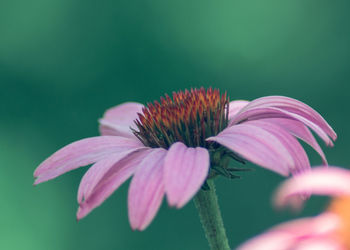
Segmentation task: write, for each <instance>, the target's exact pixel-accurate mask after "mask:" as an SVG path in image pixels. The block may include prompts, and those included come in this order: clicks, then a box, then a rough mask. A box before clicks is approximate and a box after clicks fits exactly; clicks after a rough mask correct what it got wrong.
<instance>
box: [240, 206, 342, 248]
mask: <svg viewBox="0 0 350 250" xmlns="http://www.w3.org/2000/svg"><path fill="white" fill-rule="evenodd" d="M340 223H341V222H340V220H339V218H338V216H336V215H335V214H332V213H323V214H321V215H319V216H316V217H311V218H302V219H297V220H293V221H289V222H285V223H282V224H280V225H277V226H275V227H273V228H271V229H270V230H268V231H267V232H265V233H263V234H260V235H258V236H256V237H254V238H252V239H250V240H248V241H246V242H245V243H243V244H242V245H240V246H239V247H238V248H237V249H238V250H265V249H266V250H270V249H271V250H287V249H298V248H297V247H298V246H299V245H301V244H302V243H303V241H304V240H305V239H312V238H319V237H323V238H324V239H325V240H326V239H331V237H332V236H333V235H332V233H333V232H334V231H335V230H337V228H338V227H339V225H340Z"/></svg>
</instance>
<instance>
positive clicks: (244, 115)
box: [230, 108, 333, 146]
mask: <svg viewBox="0 0 350 250" xmlns="http://www.w3.org/2000/svg"><path fill="white" fill-rule="evenodd" d="M265 118H289V119H293V120H297V121H300V122H302V123H303V124H305V125H306V126H308V127H310V128H311V129H312V130H313V131H314V132H315V133H316V134H317V135H318V136H319V137H320V138H321V139H322V140H323V141H324V142H325V143H326V145H328V146H333V142H332V140H331V139H330V138H329V137H328V136H329V135H328V134H327V133H326V132H325V131H324V130H323V129H322V128H321V127H320V126H319V125H318V124H315V123H314V122H312V121H310V120H308V119H307V118H305V117H304V116H301V115H299V114H295V113H291V112H288V111H286V110H282V109H279V108H254V109H249V110H247V111H244V112H241V113H239V114H238V115H237V116H235V117H234V118H233V119H232V120H231V125H230V126H232V125H233V124H236V123H240V122H243V121H246V120H258V119H265Z"/></svg>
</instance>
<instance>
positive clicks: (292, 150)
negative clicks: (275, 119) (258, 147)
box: [245, 119, 310, 174]
mask: <svg viewBox="0 0 350 250" xmlns="http://www.w3.org/2000/svg"><path fill="white" fill-rule="evenodd" d="M245 124H249V125H253V126H257V127H260V128H262V129H264V130H266V131H268V132H269V133H271V134H273V135H274V136H276V137H277V138H278V139H279V140H280V142H281V143H282V144H283V146H284V147H285V148H286V149H287V150H288V152H289V154H290V155H291V157H292V158H293V160H294V164H293V165H292V166H289V169H290V171H291V172H292V173H293V174H296V173H300V172H303V171H304V170H309V169H310V162H309V158H308V157H307V155H306V152H305V150H304V148H303V147H302V146H301V145H300V143H299V142H298V140H297V139H295V138H294V137H293V136H292V135H290V134H289V133H288V132H286V131H285V130H284V129H283V128H281V127H280V126H278V125H275V124H272V123H269V122H266V121H265V119H263V120H255V121H248V122H246V123H245Z"/></svg>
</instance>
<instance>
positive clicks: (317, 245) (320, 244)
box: [293, 237, 347, 250]
mask: <svg viewBox="0 0 350 250" xmlns="http://www.w3.org/2000/svg"><path fill="white" fill-rule="evenodd" d="M293 250H347V248H346V247H345V246H344V245H343V244H341V243H340V242H339V241H338V240H336V239H335V237H326V238H325V237H315V238H312V239H306V240H303V242H301V243H300V244H298V246H297V247H295V248H293Z"/></svg>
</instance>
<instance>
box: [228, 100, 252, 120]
mask: <svg viewBox="0 0 350 250" xmlns="http://www.w3.org/2000/svg"><path fill="white" fill-rule="evenodd" d="M248 103H249V101H244V100H235V101H232V102H230V104H229V113H228V119H229V120H231V118H232V117H234V116H235V115H236V114H237V113H238V112H239V111H241V110H242V108H244V107H245V106H247V104H248Z"/></svg>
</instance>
